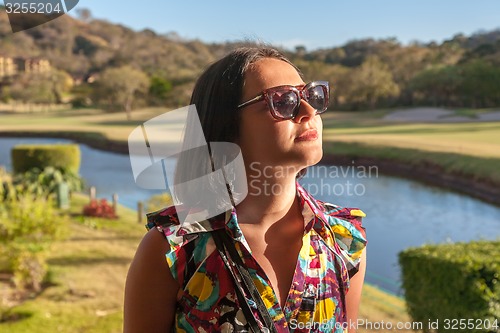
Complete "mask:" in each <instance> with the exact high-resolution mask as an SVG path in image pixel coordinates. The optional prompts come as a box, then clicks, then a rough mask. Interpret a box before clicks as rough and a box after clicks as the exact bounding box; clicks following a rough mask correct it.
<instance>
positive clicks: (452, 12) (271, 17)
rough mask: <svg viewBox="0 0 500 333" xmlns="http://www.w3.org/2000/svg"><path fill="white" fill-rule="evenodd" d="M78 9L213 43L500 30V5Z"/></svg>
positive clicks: (197, 4)
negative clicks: (242, 40)
mask: <svg viewBox="0 0 500 333" xmlns="http://www.w3.org/2000/svg"><path fill="white" fill-rule="evenodd" d="M76 8H88V9H90V11H91V12H92V16H93V17H95V18H99V19H106V20H108V21H110V22H113V23H120V24H123V25H125V26H128V27H130V28H133V29H134V30H141V29H144V28H149V29H152V30H154V31H156V32H158V33H166V32H170V31H175V32H177V33H178V34H179V35H180V36H182V37H185V38H188V39H195V38H197V39H200V40H202V41H205V42H221V41H227V40H231V41H232V40H241V39H245V38H250V39H259V40H263V41H265V42H269V43H272V44H274V45H282V46H285V47H289V48H293V47H294V46H295V45H298V44H301V45H305V46H306V47H307V48H308V49H315V48H326V47H331V46H340V45H342V44H344V43H345V42H347V41H348V40H352V39H360V38H366V37H374V38H386V37H396V38H397V39H398V40H399V41H401V42H403V43H405V44H406V43H408V42H411V41H412V40H418V41H422V42H429V41H432V40H434V41H437V42H441V41H443V40H444V39H448V38H451V37H452V36H453V35H455V34H457V33H460V32H461V33H464V34H466V35H470V34H472V33H474V32H477V31H479V30H493V29H496V28H500V1H499V0H477V1H471V0H454V1H452V0H418V1H408V0H406V1H405V0H343V1H339V0H308V1H295V0H290V1H276V0H267V1H262V0H254V1H242V0H232V1H230V0H213V1H202V0H198V1H194V0H186V1H168V0H162V1H160V0H150V1H137V0H136V1H132V0H120V1H110V0H80V3H79V4H78V6H77V7H76Z"/></svg>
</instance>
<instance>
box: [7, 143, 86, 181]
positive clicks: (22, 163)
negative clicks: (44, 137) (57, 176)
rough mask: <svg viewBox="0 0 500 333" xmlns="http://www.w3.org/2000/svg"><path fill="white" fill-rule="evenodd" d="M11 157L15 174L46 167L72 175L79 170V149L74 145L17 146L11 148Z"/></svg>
mask: <svg viewBox="0 0 500 333" xmlns="http://www.w3.org/2000/svg"><path fill="white" fill-rule="evenodd" d="M11 156H12V168H13V171H14V173H15V174H17V173H24V172H26V171H29V170H31V169H33V168H38V169H40V170H43V169H45V167H48V166H51V167H54V168H56V169H59V170H63V171H64V172H67V171H69V172H72V173H74V174H78V170H79V169H80V148H79V146H78V145H76V144H55V145H18V146H15V147H14V148H12V151H11Z"/></svg>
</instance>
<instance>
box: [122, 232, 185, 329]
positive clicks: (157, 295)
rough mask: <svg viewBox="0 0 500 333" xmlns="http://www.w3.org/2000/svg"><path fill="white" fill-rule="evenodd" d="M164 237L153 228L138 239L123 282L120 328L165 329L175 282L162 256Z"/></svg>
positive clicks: (171, 315) (174, 297) (172, 306)
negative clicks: (121, 322) (122, 319)
mask: <svg viewBox="0 0 500 333" xmlns="http://www.w3.org/2000/svg"><path fill="white" fill-rule="evenodd" d="M168 250H169V244H168V241H167V240H166V239H165V237H164V235H163V234H162V233H160V232H158V230H157V229H156V228H153V229H151V230H150V231H149V232H148V233H147V234H146V235H145V236H144V237H143V239H142V241H141V243H140V244H139V247H138V248H137V252H136V254H135V257H134V259H133V260H132V263H131V265H130V269H129V272H128V276H127V282H126V285H125V305H124V332H125V333H135V332H137V333H138V332H168V331H169V330H170V327H171V325H172V322H173V318H174V313H175V303H176V300H177V293H178V290H179V285H178V283H177V281H176V280H175V279H174V278H173V276H172V273H171V272H170V268H169V267H168V264H167V261H166V259H165V253H167V251H168Z"/></svg>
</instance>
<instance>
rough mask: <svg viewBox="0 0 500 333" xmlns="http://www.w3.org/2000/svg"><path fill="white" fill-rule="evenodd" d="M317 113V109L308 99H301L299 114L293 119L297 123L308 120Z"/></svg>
mask: <svg viewBox="0 0 500 333" xmlns="http://www.w3.org/2000/svg"><path fill="white" fill-rule="evenodd" d="M315 115H316V109H315V108H313V107H312V106H311V105H309V103H307V102H306V101H304V100H301V101H300V107H299V112H298V113H297V116H296V117H295V118H294V119H293V121H294V122H296V123H302V122H306V121H309V120H310V119H311V118H313V117H314V116H315Z"/></svg>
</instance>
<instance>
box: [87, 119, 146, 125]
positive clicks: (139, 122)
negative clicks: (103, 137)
mask: <svg viewBox="0 0 500 333" xmlns="http://www.w3.org/2000/svg"><path fill="white" fill-rule="evenodd" d="M143 123H144V121H143V120H110V121H98V122H92V124H93V125H103V126H140V125H142V124H143Z"/></svg>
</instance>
